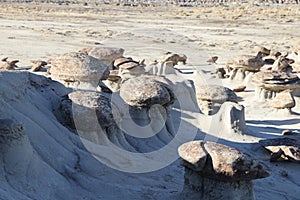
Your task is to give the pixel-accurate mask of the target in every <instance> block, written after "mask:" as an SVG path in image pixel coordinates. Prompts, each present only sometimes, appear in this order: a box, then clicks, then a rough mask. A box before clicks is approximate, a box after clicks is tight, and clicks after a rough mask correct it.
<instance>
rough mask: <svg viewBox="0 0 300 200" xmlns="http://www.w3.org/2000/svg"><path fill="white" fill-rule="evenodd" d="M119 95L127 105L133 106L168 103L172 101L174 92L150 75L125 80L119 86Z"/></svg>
mask: <svg viewBox="0 0 300 200" xmlns="http://www.w3.org/2000/svg"><path fill="white" fill-rule="evenodd" d="M120 95H121V97H122V98H123V99H124V101H125V102H126V103H127V104H128V105H130V106H134V107H151V106H152V105H155V104H160V105H169V104H171V103H173V102H174V94H173V92H172V91H171V90H170V89H169V88H168V86H167V85H166V84H164V83H162V82H160V81H158V80H156V79H155V77H152V76H140V77H136V78H132V79H129V80H127V81H126V82H124V83H123V84H122V86H121V89H120Z"/></svg>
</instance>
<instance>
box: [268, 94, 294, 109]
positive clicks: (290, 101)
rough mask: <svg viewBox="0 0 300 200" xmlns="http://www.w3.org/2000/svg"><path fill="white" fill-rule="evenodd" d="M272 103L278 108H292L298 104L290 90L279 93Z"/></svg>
mask: <svg viewBox="0 0 300 200" xmlns="http://www.w3.org/2000/svg"><path fill="white" fill-rule="evenodd" d="M270 104H271V106H272V107H273V108H277V109H284V108H287V109H291V108H293V107H295V105H296V103H295V99H294V97H293V95H292V94H291V92H290V91H289V90H286V91H283V92H280V93H278V94H277V95H276V97H275V98H274V99H273V100H272V101H271V102H270Z"/></svg>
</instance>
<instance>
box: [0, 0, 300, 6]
mask: <svg viewBox="0 0 300 200" xmlns="http://www.w3.org/2000/svg"><path fill="white" fill-rule="evenodd" d="M299 1H300V0H247V1H246V0H66V1H64V0H0V3H51V4H61V5H69V4H82V5H83V6H89V5H101V4H119V5H125V6H126V5H127V6H136V5H145V6H146V5H180V6H196V5H201V4H220V3H262V4H264V3H271V4H285V3H288V4H298V3H299Z"/></svg>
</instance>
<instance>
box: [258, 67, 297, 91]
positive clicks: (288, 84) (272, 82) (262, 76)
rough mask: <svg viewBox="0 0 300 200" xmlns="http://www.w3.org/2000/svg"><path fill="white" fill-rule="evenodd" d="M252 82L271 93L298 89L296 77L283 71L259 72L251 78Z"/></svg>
mask: <svg viewBox="0 0 300 200" xmlns="http://www.w3.org/2000/svg"><path fill="white" fill-rule="evenodd" d="M252 82H253V83H254V84H255V85H257V86H258V87H261V88H265V89H267V90H271V91H283V90H288V89H297V88H300V79H299V77H298V76H297V75H295V74H291V73H286V72H283V71H260V72H257V73H255V74H254V75H253V76H252Z"/></svg>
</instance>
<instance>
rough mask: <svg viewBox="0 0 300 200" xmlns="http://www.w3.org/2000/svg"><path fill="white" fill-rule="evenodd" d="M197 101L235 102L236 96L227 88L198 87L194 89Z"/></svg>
mask: <svg viewBox="0 0 300 200" xmlns="http://www.w3.org/2000/svg"><path fill="white" fill-rule="evenodd" d="M196 93H197V99H198V100H201V101H203V100H205V101H212V102H216V103H224V102H226V101H232V102H237V95H236V94H235V93H234V92H233V91H232V90H231V89H229V88H227V87H224V86H221V85H200V86H197V87H196Z"/></svg>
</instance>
